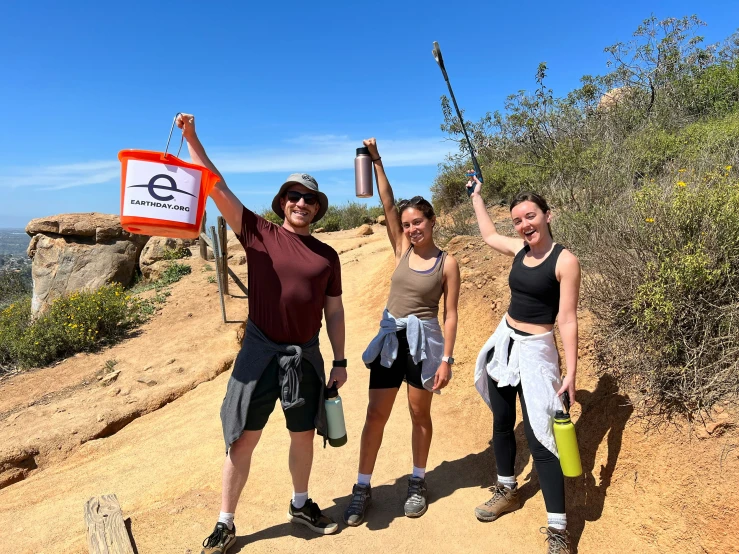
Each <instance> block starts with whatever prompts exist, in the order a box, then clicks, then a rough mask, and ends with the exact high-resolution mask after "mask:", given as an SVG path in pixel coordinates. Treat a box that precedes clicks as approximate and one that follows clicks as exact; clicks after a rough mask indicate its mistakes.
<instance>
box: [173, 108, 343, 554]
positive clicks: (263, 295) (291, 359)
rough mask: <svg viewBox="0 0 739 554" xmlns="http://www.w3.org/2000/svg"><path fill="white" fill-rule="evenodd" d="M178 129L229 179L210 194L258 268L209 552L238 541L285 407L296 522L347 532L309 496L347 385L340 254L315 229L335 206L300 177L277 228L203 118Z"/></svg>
mask: <svg viewBox="0 0 739 554" xmlns="http://www.w3.org/2000/svg"><path fill="white" fill-rule="evenodd" d="M177 125H178V127H180V128H181V129H182V133H183V135H184V136H185V138H186V139H187V143H188V149H189V151H190V157H191V158H192V160H193V162H194V163H196V164H200V165H202V166H204V167H207V168H208V169H210V170H211V171H213V172H214V173H216V174H217V175H218V176H219V177H220V178H221V179H220V181H219V182H218V183H217V184H216V186H215V187H214V188H213V191H212V192H211V194H210V196H211V198H213V200H214V201H215V203H216V206H218V209H219V210H220V212H221V213H222V214H223V217H224V218H225V219H226V221H227V222H228V224H229V226H230V227H231V228H232V229H233V230H234V231H236V232H237V234H238V237H239V240H240V241H241V243H242V244H243V246H244V249H245V250H246V255H247V263H248V265H249V320H248V322H247V330H246V334H245V337H244V342H243V344H242V349H241V351H240V352H239V355H238V356H237V358H236V361H235V362H234V369H233V373H232V375H231V379H230V380H229V384H228V390H227V392H226V397H225V398H224V401H223V405H222V407H221V421H222V423H223V432H224V439H225V441H226V451H227V455H226V459H225V461H224V465H223V492H222V499H221V514H220V516H219V518H218V523H217V524H216V527H215V529H214V530H213V533H212V534H211V535H210V536H209V537H207V538H206V539H205V541H204V542H203V550H202V551H201V552H202V554H224V553H225V552H226V550H227V549H228V548H229V547H230V546H232V545H233V544H234V543H235V541H236V528H235V526H234V523H233V518H234V512H235V510H236V504H237V503H238V500H239V496H240V495H241V491H242V490H243V488H244V485H245V484H246V480H247V477H248V475H249V466H250V464H251V456H252V452H253V451H254V448H255V447H256V445H257V443H258V442H259V438H260V436H261V434H262V429H263V428H264V426H265V424H266V423H267V419H268V418H269V415H270V413H271V412H272V410H273V409H274V407H275V403H276V401H277V400H278V399H279V400H280V402H281V405H282V408H283V412H284V414H285V420H286V425H287V428H288V430H289V432H290V456H289V466H290V473H291V475H292V481H293V498H292V500H291V502H290V506H289V509H288V518H289V520H290V521H292V522H294V523H301V524H303V525H306V526H307V527H309V528H310V529H312V530H313V531H315V532H317V533H320V534H331V533H334V532H335V531H336V530H337V529H338V526H337V524H336V523H335V522H334V521H332V520H331V519H330V518H329V517H327V516H325V515H323V514H322V513H321V510H320V508H319V507H318V505H317V504H316V503H315V502H313V501H312V500H311V499H309V498H308V480H309V477H310V471H311V466H312V463H313V438H314V436H315V431H316V428H318V431H319V433H321V434H323V435H324V436H325V433H326V429H325V411H324V409H323V394H324V386H328V387H331V386H332V385H334V384H335V385H336V386H337V387H341V386H342V385H343V384H344V383H345V382H346V379H347V374H346V360H345V359H344V332H345V331H344V308H343V304H342V301H341V264H340V261H339V256H338V254H337V253H336V251H335V250H334V249H333V248H331V247H330V246H328V245H327V244H324V243H322V242H321V241H319V240H318V239H316V238H314V237H313V236H311V234H310V228H309V225H310V224H311V223H312V222H315V221H317V220H319V219H320V218H321V217H323V215H324V214H325V213H326V209H327V208H328V199H327V198H326V195H325V194H323V193H322V192H320V191H319V190H318V183H317V182H316V180H315V179H314V178H313V177H311V176H310V175H308V174H305V173H296V174H293V175H290V177H288V179H287V181H286V182H285V183H284V184H283V185H282V187H280V190H279V192H278V193H277V195H276V196H275V198H274V200H273V202H272V209H273V210H274V211H275V213H277V215H279V216H280V217H282V218H284V222H283V224H282V226H278V225H275V224H273V223H270V222H269V221H267V220H265V219H264V218H262V217H260V216H258V215H256V214H255V213H254V212H252V211H250V210H249V209H247V208H245V207H244V206H243V205H242V204H241V202H240V201H239V199H238V198H236V196H235V195H234V194H233V192H231V191H230V190H229V188H228V187H227V186H226V182H225V181H224V180H223V177H222V176H221V174H220V173H219V172H218V170H217V169H216V168H215V166H214V165H213V163H212V162H211V161H210V159H209V158H208V156H207V155H206V153H205V149H204V148H203V145H202V144H201V143H200V140H199V139H198V137H197V134H196V133H195V118H194V117H193V116H192V115H188V114H181V115H179V116H178V118H177ZM323 315H325V318H326V331H327V333H328V337H329V340H330V342H331V347H332V349H333V352H334V362H333V364H332V369H331V374H330V376H329V379H328V381H327V382H325V374H324V372H323V360H322V358H321V354H320V351H319V349H318V331H319V329H320V327H321V318H322V316H323ZM324 383H325V384H324Z"/></svg>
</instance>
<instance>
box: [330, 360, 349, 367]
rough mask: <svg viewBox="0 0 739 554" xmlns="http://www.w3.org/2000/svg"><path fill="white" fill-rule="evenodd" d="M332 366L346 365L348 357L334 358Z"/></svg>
mask: <svg viewBox="0 0 739 554" xmlns="http://www.w3.org/2000/svg"><path fill="white" fill-rule="evenodd" d="M332 367H346V358H344V359H343V360H334V361H333V366H332Z"/></svg>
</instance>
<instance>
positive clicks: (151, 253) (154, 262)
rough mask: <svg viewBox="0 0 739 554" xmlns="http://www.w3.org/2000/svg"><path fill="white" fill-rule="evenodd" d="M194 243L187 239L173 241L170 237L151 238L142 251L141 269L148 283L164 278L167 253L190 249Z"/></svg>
mask: <svg viewBox="0 0 739 554" xmlns="http://www.w3.org/2000/svg"><path fill="white" fill-rule="evenodd" d="M193 242H194V241H193V240H187V239H173V238H169V237H151V239H149V241H148V242H147V243H146V246H144V249H143V250H142V251H141V256H140V258H139V267H140V268H141V274H142V275H143V276H144V279H146V280H147V281H155V280H157V279H159V277H161V276H162V271H164V269H165V268H166V266H167V262H168V261H169V260H168V259H167V252H169V251H172V250H180V249H182V248H188V247H189V246H190V245H191V244H192V243H193Z"/></svg>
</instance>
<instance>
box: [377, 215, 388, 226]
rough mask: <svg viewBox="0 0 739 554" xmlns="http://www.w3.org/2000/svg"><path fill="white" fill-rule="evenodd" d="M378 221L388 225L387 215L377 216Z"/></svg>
mask: <svg viewBox="0 0 739 554" xmlns="http://www.w3.org/2000/svg"><path fill="white" fill-rule="evenodd" d="M377 223H379V224H380V225H387V221H385V216H384V215H381V216H379V217H378V218H377Z"/></svg>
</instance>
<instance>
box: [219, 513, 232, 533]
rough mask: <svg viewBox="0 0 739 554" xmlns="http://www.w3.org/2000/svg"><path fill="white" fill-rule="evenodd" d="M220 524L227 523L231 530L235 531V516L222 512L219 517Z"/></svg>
mask: <svg viewBox="0 0 739 554" xmlns="http://www.w3.org/2000/svg"><path fill="white" fill-rule="evenodd" d="M218 522H219V523H225V524H226V526H227V527H228V528H229V529H233V528H234V514H229V513H226V512H221V515H219V516H218Z"/></svg>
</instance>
